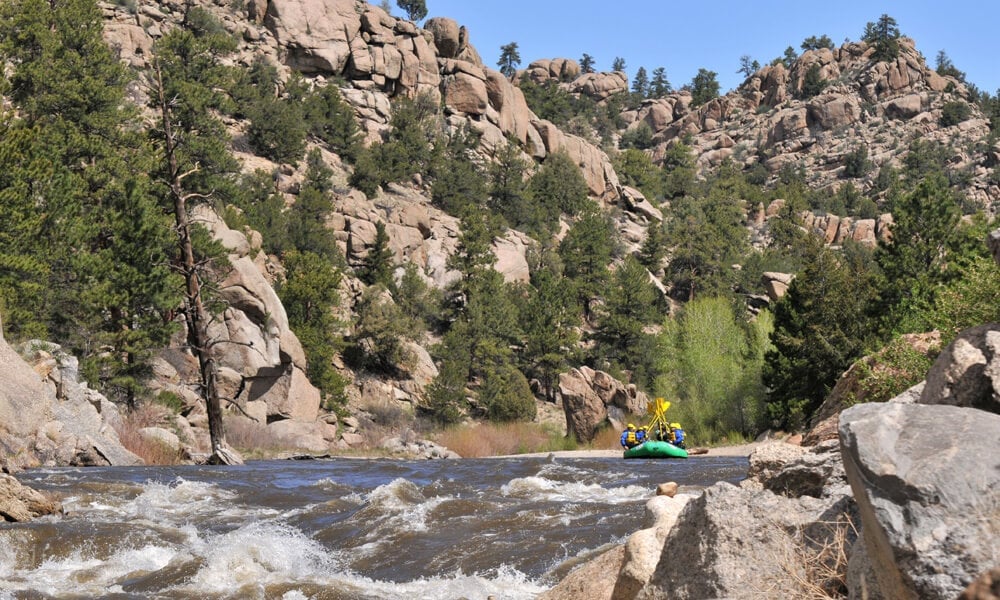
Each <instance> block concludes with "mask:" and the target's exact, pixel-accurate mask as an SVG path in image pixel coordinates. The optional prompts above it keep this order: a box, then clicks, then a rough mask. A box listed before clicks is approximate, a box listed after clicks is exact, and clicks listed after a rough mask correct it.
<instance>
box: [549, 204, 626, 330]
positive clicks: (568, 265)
mask: <svg viewBox="0 0 1000 600" xmlns="http://www.w3.org/2000/svg"><path fill="white" fill-rule="evenodd" d="M614 248H615V235H614V227H613V225H612V223H611V220H610V219H609V218H608V217H607V215H604V214H602V213H601V211H600V209H599V208H598V207H597V206H596V205H591V206H590V207H588V208H587V209H586V210H585V211H584V212H583V214H582V215H580V218H579V219H577V221H576V222H575V223H573V225H572V226H571V227H570V229H569V231H568V232H566V236H565V237H564V238H563V240H562V242H560V243H559V257H560V258H561V259H562V262H563V265H564V271H563V272H564V274H565V275H566V277H567V278H569V280H570V281H571V282H572V286H573V290H574V292H575V294H576V300H577V303H578V304H579V306H580V307H581V308H582V309H583V313H584V316H585V317H587V318H589V317H590V314H591V312H592V305H593V303H594V301H595V300H597V298H598V297H600V296H602V295H603V292H604V289H605V285H606V283H607V281H608V278H609V275H610V273H609V271H608V264H609V263H610V262H611V253H612V251H613V250H614Z"/></svg>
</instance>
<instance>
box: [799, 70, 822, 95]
mask: <svg viewBox="0 0 1000 600" xmlns="http://www.w3.org/2000/svg"><path fill="white" fill-rule="evenodd" d="M826 84H827V82H826V80H825V79H823V75H822V71H821V70H820V66H819V63H813V64H812V65H810V66H809V68H808V69H807V70H806V74H805V76H804V77H803V78H802V94H801V95H802V97H803V98H812V97H813V96H816V95H819V94H820V93H821V92H822V91H823V88H825V87H826Z"/></svg>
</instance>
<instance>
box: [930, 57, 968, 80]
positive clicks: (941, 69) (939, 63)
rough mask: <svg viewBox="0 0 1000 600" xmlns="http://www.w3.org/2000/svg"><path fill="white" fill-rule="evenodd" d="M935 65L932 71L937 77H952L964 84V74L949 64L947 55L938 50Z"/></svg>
mask: <svg viewBox="0 0 1000 600" xmlns="http://www.w3.org/2000/svg"><path fill="white" fill-rule="evenodd" d="M935 65H936V67H935V69H934V70H935V71H937V74H938V75H943V76H945V77H954V78H955V79H957V80H959V81H961V82H963V83H964V82H965V73H964V72H962V71H959V70H958V68H957V67H955V63H953V62H951V58H949V57H948V54H947V53H945V51H944V50H938V53H937V58H936V59H935Z"/></svg>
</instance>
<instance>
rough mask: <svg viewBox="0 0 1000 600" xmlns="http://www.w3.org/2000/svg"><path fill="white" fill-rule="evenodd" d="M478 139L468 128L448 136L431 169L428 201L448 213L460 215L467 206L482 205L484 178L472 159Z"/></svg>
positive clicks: (484, 190)
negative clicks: (436, 161) (436, 162)
mask: <svg viewBox="0 0 1000 600" xmlns="http://www.w3.org/2000/svg"><path fill="white" fill-rule="evenodd" d="M478 142H479V139H478V137H477V136H475V135H474V134H473V133H472V132H471V131H470V130H468V128H465V129H464V130H461V131H458V132H456V133H455V134H453V135H451V136H449V137H448V140H447V143H446V144H445V148H444V151H443V153H441V159H440V160H439V161H438V162H439V164H437V165H434V168H433V169H432V170H431V176H432V177H433V179H434V181H433V183H432V184H431V200H432V201H433V202H434V204H435V205H437V206H439V207H441V208H442V209H443V210H444V211H445V212H447V213H448V214H452V215H461V214H462V213H463V212H464V211H465V210H466V209H467V208H470V207H471V208H482V207H483V206H485V205H486V199H487V194H488V193H487V182H486V178H485V177H484V176H483V174H482V173H481V172H480V168H479V165H478V164H476V163H475V162H474V161H473V159H472V156H473V155H472V148H474V147H475V146H476V145H477V144H478Z"/></svg>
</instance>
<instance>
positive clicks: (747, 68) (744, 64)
mask: <svg viewBox="0 0 1000 600" xmlns="http://www.w3.org/2000/svg"><path fill="white" fill-rule="evenodd" d="M759 70H760V63H759V62H757V61H755V60H754V59H752V58H751V57H750V55H749V54H744V55H743V56H741V57H740V68H739V69H737V71H736V72H737V73H742V74H743V77H750V76H751V75H753V74H754V73H756V72H757V71H759Z"/></svg>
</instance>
